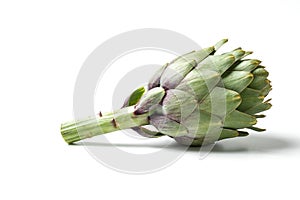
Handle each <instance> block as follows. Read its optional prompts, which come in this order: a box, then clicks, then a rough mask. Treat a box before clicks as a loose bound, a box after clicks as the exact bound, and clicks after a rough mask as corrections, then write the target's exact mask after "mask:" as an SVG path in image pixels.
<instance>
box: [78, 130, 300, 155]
mask: <svg viewBox="0 0 300 200" xmlns="http://www.w3.org/2000/svg"><path fill="white" fill-rule="evenodd" d="M299 144H300V143H299V141H298V143H296V141H294V140H292V139H288V138H283V137H278V136H272V135H271V134H265V135H263V134H252V135H250V136H247V137H243V138H233V139H228V140H223V141H219V142H217V143H216V144H215V145H214V146H213V148H212V150H211V152H212V153H213V152H215V153H226V152H227V153H228V152H232V153H235V152H237V153H238V152H269V151H282V150H292V149H296V148H300V147H299ZM74 145H75V146H77V145H79V146H99V147H112V146H116V147H137V148H139V147H140V148H143V147H149V148H159V149H161V148H169V149H170V150H175V151H185V150H186V147H185V146H182V145H180V144H178V143H176V142H175V141H172V142H170V141H168V140H166V141H159V142H155V139H153V140H150V141H149V143H141V144H137V143H133V144H130V143H113V144H111V143H103V142H92V141H91V142H89V141H85V142H78V143H77V144H74ZM200 149H201V148H200V147H189V148H188V149H187V150H188V151H189V152H199V151H200ZM205 149H209V148H204V149H201V150H202V151H207V150H205ZM209 151H210V149H209Z"/></svg>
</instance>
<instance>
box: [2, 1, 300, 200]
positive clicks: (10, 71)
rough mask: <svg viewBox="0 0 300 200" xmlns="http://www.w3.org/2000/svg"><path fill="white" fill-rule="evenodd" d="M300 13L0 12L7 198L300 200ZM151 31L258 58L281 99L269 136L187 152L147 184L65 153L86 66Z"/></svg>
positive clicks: (42, 7)
mask: <svg viewBox="0 0 300 200" xmlns="http://www.w3.org/2000/svg"><path fill="white" fill-rule="evenodd" d="M299 13H300V3H299V2H298V1H296V0H295V1H283V0H282V1H278V0H277V1H274V0H273V1H254V0H251V1H189V0H185V1H182V2H176V1H155V0H152V1H130V0H127V1H114V0H111V1H107V2H101V1H81V2H79V1H49V2H43V1H13V0H12V1H6V2H4V1H1V3H0V66H1V72H0V88H1V90H0V91H1V104H0V112H1V115H0V116H1V144H0V154H1V157H0V158H1V164H0V169H1V171H0V198H1V199H25V198H26V199H27V198H28V199H100V198H102V199H125V198H126V199H127V198H128V199H151V200H153V199H163V198H164V199H220V198H222V199H263V198H264V199H271V198H272V199H283V198H285V199H299V197H300V194H299V189H298V188H299V178H300V172H299V169H300V162H299V161H300V158H299V153H300V148H299V146H300V142H299V141H300V132H299V126H298V124H299V117H298V113H299V111H300V110H299V89H298V87H299V82H298V81H299V72H300V70H299V69H300V66H299V60H298V59H299V46H300V40H299V35H300V31H299V29H298V27H299V19H300V14H299ZM149 27H150V28H164V29H170V30H174V31H177V32H179V33H182V34H184V35H186V36H188V37H190V38H191V39H193V40H195V41H197V42H198V43H199V44H200V45H201V46H203V47H204V46H206V45H211V44H212V43H214V42H216V41H217V40H219V39H221V38H224V37H228V38H229V39H230V43H229V44H228V47H226V48H234V47H237V46H242V47H244V48H245V49H247V50H248V49H249V50H254V51H255V54H254V56H255V57H257V58H259V59H261V60H263V64H264V65H266V66H267V67H268V70H269V72H270V78H271V80H272V84H273V88H274V89H273V91H272V93H271V96H272V98H273V100H272V104H273V105H274V106H273V108H272V109H271V110H270V111H268V112H267V113H266V114H267V115H268V116H267V118H266V119H264V120H263V123H261V125H262V126H263V127H266V128H267V129H268V131H267V132H264V133H253V134H252V135H251V136H249V137H248V138H240V139H233V140H228V141H224V142H222V143H220V144H219V145H218V146H217V148H216V150H214V151H213V152H212V153H211V154H210V155H209V156H208V157H207V158H206V159H204V160H199V158H198V153H197V152H193V151H188V152H186V153H185V155H184V156H183V157H182V158H181V159H180V160H179V161H177V162H176V163H175V164H173V165H172V166H170V167H168V168H166V169H164V170H162V171H159V172H156V173H152V174H146V175H128V174H122V173H119V172H116V171H114V170H111V169H109V168H107V167H104V166H103V165H101V164H100V163H98V162H97V161H96V160H94V159H93V158H92V157H91V156H90V155H89V154H88V153H87V152H86V150H85V149H84V147H82V146H76V147H74V146H68V145H67V144H65V143H64V141H63V140H62V138H61V136H60V132H59V128H60V123H62V122H64V121H66V120H70V119H72V117H73V116H72V101H73V96H72V95H73V89H74V83H75V80H76V76H77V74H78V72H79V70H80V67H81V65H82V63H83V62H84V60H85V59H86V57H87V56H88V55H89V53H91V52H92V51H93V50H94V49H95V48H96V47H97V46H98V45H100V44H101V43H102V42H104V41H105V40H107V39H109V38H110V37H112V36H114V35H116V34H119V33H122V32H124V31H129V30H132V29H137V28H149ZM162 64H163V63H162ZM152 143H155V140H153V141H152ZM139 149H141V147H138V148H137V151H138V150H139Z"/></svg>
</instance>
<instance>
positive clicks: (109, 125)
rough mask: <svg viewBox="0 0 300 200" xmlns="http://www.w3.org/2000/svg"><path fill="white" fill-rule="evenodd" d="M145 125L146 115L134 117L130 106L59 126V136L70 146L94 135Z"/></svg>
mask: <svg viewBox="0 0 300 200" xmlns="http://www.w3.org/2000/svg"><path fill="white" fill-rule="evenodd" d="M147 124H149V119H148V113H145V114H139V115H136V114H135V113H134V106H130V107H125V108H122V109H120V110H117V111H115V112H111V113H106V114H103V115H102V114H101V116H97V117H93V118H88V119H84V120H77V121H72V122H67V123H64V124H62V125H61V135H62V137H63V138H64V140H65V141H66V142H67V143H68V144H72V143H74V142H77V141H79V140H82V139H86V138H90V137H94V136H96V135H102V134H105V133H110V132H114V131H118V130H121V129H127V128H133V127H136V126H143V125H147Z"/></svg>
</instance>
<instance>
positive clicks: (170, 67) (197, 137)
mask: <svg viewBox="0 0 300 200" xmlns="http://www.w3.org/2000/svg"><path fill="white" fill-rule="evenodd" d="M226 42H227V39H223V40H221V41H219V42H218V43H217V44H215V45H214V46H212V47H208V48H204V49H201V50H199V51H192V52H189V53H187V54H185V55H182V56H179V57H178V58H176V59H174V60H173V61H171V62H170V63H167V64H165V65H163V66H162V67H161V68H160V69H159V70H158V71H157V72H156V73H155V74H154V76H153V77H152V78H151V80H150V81H149V83H148V87H147V88H148V91H146V89H145V88H144V87H141V88H138V89H136V90H135V91H134V92H133V93H132V94H131V95H130V96H129V98H128V99H127V100H126V101H125V103H124V106H123V107H125V108H122V109H120V111H115V112H113V113H111V114H107V115H106V116H100V118H99V119H98V120H99V121H98V122H97V124H94V123H93V122H92V121H90V120H87V122H88V123H87V122H86V121H83V122H82V123H79V125H80V128H81V130H84V132H83V133H81V134H80V136H78V134H77V128H78V127H77V124H76V123H71V124H70V123H66V124H63V125H62V128H61V130H62V131H61V132H62V135H63V137H64V138H65V140H66V141H67V142H68V143H73V142H76V141H78V140H81V139H83V138H88V137H90V136H91V134H90V133H91V132H92V133H93V136H94V135H97V133H98V134H104V133H107V132H112V131H116V130H119V129H125V128H132V129H133V130H135V131H137V132H138V133H140V134H141V135H143V136H146V137H159V136H163V135H167V136H170V137H172V138H174V139H175V140H176V141H177V142H179V143H181V144H185V145H194V146H201V145H206V144H211V143H214V142H215V141H218V140H222V139H227V138H233V137H243V136H247V135H248V133H247V132H245V131H241V129H243V130H244V129H251V130H255V131H264V130H265V129H261V128H257V127H254V125H255V124H256V123H257V119H258V118H262V117H265V115H262V114H261V112H263V111H266V110H268V109H270V108H271V106H272V105H271V104H270V101H271V99H268V100H265V97H266V96H267V95H268V93H269V92H270V91H271V89H272V86H271V82H270V80H269V79H268V75H269V73H268V71H267V70H266V69H265V67H263V66H261V65H260V64H261V61H259V60H256V59H244V58H245V57H246V56H248V55H250V54H251V53H252V52H251V51H244V50H243V49H242V48H236V49H234V50H232V51H230V52H227V53H223V54H219V55H214V54H215V52H216V51H217V50H218V49H219V48H220V47H221V46H222V45H223V44H224V43H226ZM98 126H100V129H99V127H98Z"/></svg>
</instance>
